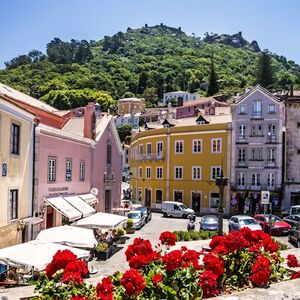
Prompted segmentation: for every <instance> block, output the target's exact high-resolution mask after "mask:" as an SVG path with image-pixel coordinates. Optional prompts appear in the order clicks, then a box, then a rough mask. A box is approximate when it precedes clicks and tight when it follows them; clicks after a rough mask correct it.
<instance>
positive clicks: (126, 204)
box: [121, 199, 142, 209]
mask: <svg viewBox="0 0 300 300" xmlns="http://www.w3.org/2000/svg"><path fill="white" fill-rule="evenodd" d="M141 206H142V204H141V203H139V202H137V201H134V200H128V199H123V200H121V207H124V208H130V209H136V208H137V207H141Z"/></svg>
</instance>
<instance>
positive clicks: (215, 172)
mask: <svg viewBox="0 0 300 300" xmlns="http://www.w3.org/2000/svg"><path fill="white" fill-rule="evenodd" d="M219 176H221V167H211V176H210V178H211V179H212V180H215V179H216V177H219Z"/></svg>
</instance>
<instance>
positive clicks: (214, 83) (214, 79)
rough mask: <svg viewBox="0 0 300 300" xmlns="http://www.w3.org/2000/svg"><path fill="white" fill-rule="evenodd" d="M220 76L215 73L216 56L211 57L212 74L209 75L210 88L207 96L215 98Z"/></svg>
mask: <svg viewBox="0 0 300 300" xmlns="http://www.w3.org/2000/svg"><path fill="white" fill-rule="evenodd" d="M217 79H218V76H217V73H216V71H215V67H214V55H213V54H212V55H211V61H210V74H209V81H208V88H207V92H206V96H213V95H215V94H216V93H217V92H218V90H219V89H218V82H217Z"/></svg>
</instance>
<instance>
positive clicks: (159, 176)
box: [156, 167, 163, 179]
mask: <svg viewBox="0 0 300 300" xmlns="http://www.w3.org/2000/svg"><path fill="white" fill-rule="evenodd" d="M162 178H163V168H162V167H156V179H162Z"/></svg>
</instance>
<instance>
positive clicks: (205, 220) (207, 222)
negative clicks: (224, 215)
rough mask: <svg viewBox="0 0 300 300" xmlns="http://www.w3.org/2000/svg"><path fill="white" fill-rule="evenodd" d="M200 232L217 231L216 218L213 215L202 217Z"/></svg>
mask: <svg viewBox="0 0 300 300" xmlns="http://www.w3.org/2000/svg"><path fill="white" fill-rule="evenodd" d="M199 223H200V230H218V227H219V226H218V217H217V216H215V215H206V216H203V217H202V218H201V220H200V222H199Z"/></svg>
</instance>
